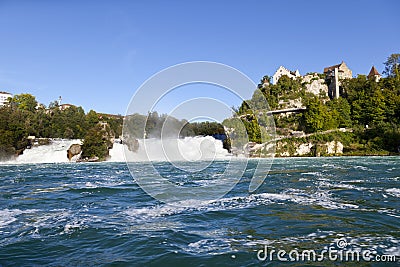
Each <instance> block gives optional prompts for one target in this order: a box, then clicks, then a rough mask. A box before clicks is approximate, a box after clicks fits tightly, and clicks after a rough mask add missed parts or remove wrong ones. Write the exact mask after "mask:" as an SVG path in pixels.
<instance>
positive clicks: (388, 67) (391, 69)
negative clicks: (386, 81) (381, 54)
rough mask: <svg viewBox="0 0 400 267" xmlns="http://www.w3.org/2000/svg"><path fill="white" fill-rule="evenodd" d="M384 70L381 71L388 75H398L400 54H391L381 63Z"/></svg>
mask: <svg viewBox="0 0 400 267" xmlns="http://www.w3.org/2000/svg"><path fill="white" fill-rule="evenodd" d="M383 64H384V65H385V70H384V71H383V73H384V74H386V75H387V76H388V77H396V78H397V79H398V77H399V68H400V54H391V55H390V56H389V57H388V58H387V60H386V61H385V62H384V63H383Z"/></svg>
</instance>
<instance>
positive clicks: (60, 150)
mask: <svg viewBox="0 0 400 267" xmlns="http://www.w3.org/2000/svg"><path fill="white" fill-rule="evenodd" d="M81 143H82V142H81V140H79V139H72V140H52V143H51V144H49V145H42V146H34V147H32V148H31V149H25V150H24V153H23V154H22V155H20V156H18V157H16V158H15V159H14V160H11V161H7V162H3V163H10V164H15V163H58V162H69V160H68V157H67V150H68V148H69V147H70V146H71V145H72V144H81ZM109 153H110V158H109V159H108V160H107V161H112V162H124V161H125V153H128V161H146V160H152V161H198V160H212V159H222V158H226V157H228V156H229V153H228V151H227V150H225V149H223V147H222V142H221V141H220V140H216V139H214V138H213V137H211V136H205V137H186V138H184V139H162V140H161V139H145V140H139V150H138V151H136V152H131V151H129V150H128V149H127V147H126V146H125V145H123V144H118V143H115V144H114V145H113V148H112V149H110V152H109ZM71 161H72V162H74V161H75V160H74V159H72V160H71Z"/></svg>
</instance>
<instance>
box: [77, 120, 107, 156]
mask: <svg viewBox="0 0 400 267" xmlns="http://www.w3.org/2000/svg"><path fill="white" fill-rule="evenodd" d="M108 147H109V144H108V143H107V139H106V138H105V136H104V130H103V129H102V128H101V127H100V126H99V125H96V126H94V127H92V128H91V129H89V131H88V132H87V134H86V135H85V139H84V141H83V144H82V158H88V159H90V158H94V157H98V158H99V160H105V159H106V158H107V157H108Z"/></svg>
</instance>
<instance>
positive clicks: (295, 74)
mask: <svg viewBox="0 0 400 267" xmlns="http://www.w3.org/2000/svg"><path fill="white" fill-rule="evenodd" d="M283 75H286V76H288V77H289V78H290V79H294V78H297V77H300V72H299V70H296V71H290V70H288V69H287V68H285V67H283V66H280V67H279V68H278V69H277V70H276V72H275V74H274V75H273V76H272V84H277V82H278V80H279V78H280V77H282V76H283Z"/></svg>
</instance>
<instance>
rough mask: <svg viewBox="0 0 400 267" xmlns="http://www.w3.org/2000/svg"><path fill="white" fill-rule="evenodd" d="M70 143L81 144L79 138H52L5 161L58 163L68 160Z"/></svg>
mask: <svg viewBox="0 0 400 267" xmlns="http://www.w3.org/2000/svg"><path fill="white" fill-rule="evenodd" d="M72 144H81V140H79V139H70V140H52V142H51V144H49V145H42V146H33V147H32V148H31V149H25V150H24V153H23V154H22V155H19V156H18V157H16V158H15V159H14V160H11V161H8V162H5V163H12V164H14V163H58V162H69V160H68V157H67V150H68V148H69V147H70V146H71V145H72Z"/></svg>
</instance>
